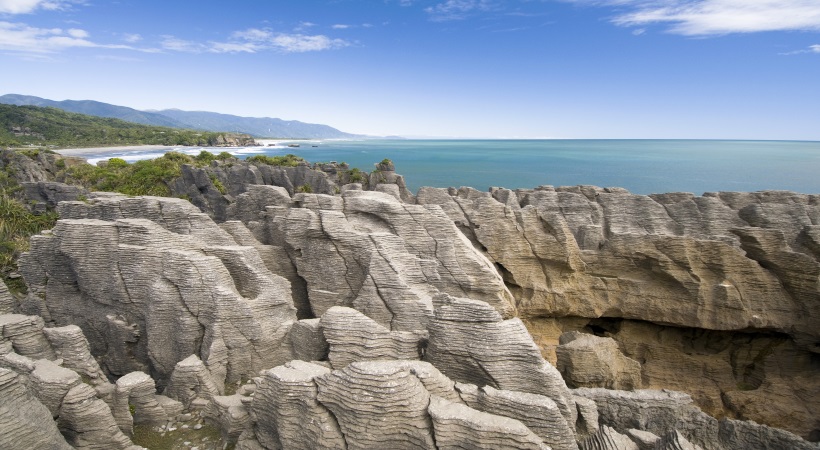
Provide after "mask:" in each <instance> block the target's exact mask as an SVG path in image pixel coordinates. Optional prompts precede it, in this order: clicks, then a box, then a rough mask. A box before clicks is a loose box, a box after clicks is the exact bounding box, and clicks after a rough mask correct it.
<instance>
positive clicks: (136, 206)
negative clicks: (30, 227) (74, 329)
mask: <svg viewBox="0 0 820 450" xmlns="http://www.w3.org/2000/svg"><path fill="white" fill-rule="evenodd" d="M59 211H60V216H61V217H63V218H64V219H62V220H60V221H59V222H58V223H57V225H56V226H55V228H54V230H53V233H51V234H49V235H40V236H35V237H34V238H32V248H31V252H30V253H28V254H27V255H25V256H24V257H22V258H21V261H20V266H21V271H22V272H23V273H24V274H25V277H26V281H27V282H28V283H29V288H30V293H29V297H28V299H27V302H28V303H30V304H34V305H36V308H37V309H39V310H41V312H42V314H41V315H42V316H43V317H46V318H47V319H48V321H49V322H50V323H52V324H55V325H68V324H75V325H78V326H79V327H80V328H81V329H82V330H83V332H84V333H85V335H86V336H87V337H88V338H89V342H90V343H91V344H92V348H91V352H92V354H94V355H96V356H98V357H101V358H102V362H103V366H104V368H105V370H106V371H107V372H108V373H109V374H111V375H115V376H119V375H124V374H126V373H129V372H132V371H145V372H149V371H150V372H151V373H152V374H155V376H156V377H157V380H158V381H159V382H160V385H161V386H164V384H165V383H167V381H168V378H169V377H170V375H171V372H172V371H173V369H174V367H175V365H176V363H177V362H179V361H182V360H183V359H185V358H187V357H188V356H189V355H191V354H195V355H198V356H199V357H200V358H201V359H202V360H203V361H204V362H205V363H206V365H207V366H208V368H209V370H210V371H211V374H212V376H213V377H214V378H215V380H216V381H217V382H218V383H220V384H221V383H223V382H225V381H226V380H227V381H235V380H238V379H239V378H241V377H249V376H252V375H255V374H256V373H257V372H258V371H259V370H261V369H264V368H268V367H271V366H274V365H277V364H279V363H282V362H285V361H287V360H289V359H290V358H291V350H290V346H289V345H283V343H284V342H286V340H287V332H288V330H289V328H290V325H291V324H292V322H293V321H294V320H295V319H296V317H295V308H294V306H293V302H292V300H291V296H290V285H289V283H288V282H287V281H286V280H285V279H283V278H282V277H279V276H277V275H274V274H272V273H271V272H270V271H269V270H268V269H267V268H266V266H265V265H264V263H263V262H262V260H261V258H260V256H259V253H258V252H257V251H256V250H255V249H254V248H253V247H248V246H239V245H236V243H235V242H234V241H233V239H232V238H231V236H230V235H229V234H227V233H226V232H224V231H223V230H222V229H220V228H219V227H218V226H217V225H216V224H215V223H214V222H213V221H211V220H210V219H209V218H208V217H207V216H205V215H204V214H202V213H200V212H199V211H198V210H196V208H194V207H193V206H192V205H191V204H190V203H188V202H186V201H184V200H179V199H167V198H151V197H140V198H126V197H122V196H101V197H98V198H95V199H92V200H91V202H90V203H89V204H86V203H83V202H68V203H66V202H64V203H61V204H60V208H59ZM137 217H139V218H137Z"/></svg>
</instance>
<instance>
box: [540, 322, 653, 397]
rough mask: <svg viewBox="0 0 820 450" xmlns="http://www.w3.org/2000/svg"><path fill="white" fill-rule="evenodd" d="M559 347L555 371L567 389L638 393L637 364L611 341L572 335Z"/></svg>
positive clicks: (564, 336)
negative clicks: (580, 388)
mask: <svg viewBox="0 0 820 450" xmlns="http://www.w3.org/2000/svg"><path fill="white" fill-rule="evenodd" d="M560 343H561V345H559V346H558V348H557V349H556V354H557V356H558V364H557V368H558V371H559V372H561V375H563V376H564V380H566V381H567V385H568V386H570V387H604V388H607V389H621V390H632V389H640V387H641V364H640V363H639V362H638V361H635V360H634V359H631V358H627V357H626V356H624V355H623V353H621V351H620V349H618V343H617V342H615V340H614V339H612V338H603V337H598V336H594V335H591V334H584V333H579V332H577V331H572V332H569V333H565V334H563V335H561V339H560Z"/></svg>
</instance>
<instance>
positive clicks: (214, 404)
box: [203, 394, 251, 444]
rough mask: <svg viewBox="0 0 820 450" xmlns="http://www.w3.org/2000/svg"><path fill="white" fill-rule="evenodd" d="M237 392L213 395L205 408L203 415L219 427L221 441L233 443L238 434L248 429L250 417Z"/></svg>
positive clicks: (241, 397)
mask: <svg viewBox="0 0 820 450" xmlns="http://www.w3.org/2000/svg"><path fill="white" fill-rule="evenodd" d="M242 401H243V396H241V395H239V394H234V395H221V396H215V397H213V398H212V399H211V401H210V403H208V407H207V408H205V411H204V414H203V416H204V417H205V419H206V420H207V421H209V422H211V423H214V424H215V425H217V426H218V427H219V430H220V431H221V433H222V442H225V443H226V444H233V443H235V442H236V441H237V439H239V435H241V434H242V433H243V432H245V431H246V430H248V429H249V427H250V425H251V418H250V415H249V414H248V410H247V408H246V407H245V405H244V404H243V402H242Z"/></svg>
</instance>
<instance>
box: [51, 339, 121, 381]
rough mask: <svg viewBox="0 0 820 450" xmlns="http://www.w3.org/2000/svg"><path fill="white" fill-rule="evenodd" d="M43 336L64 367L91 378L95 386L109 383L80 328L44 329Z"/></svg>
mask: <svg viewBox="0 0 820 450" xmlns="http://www.w3.org/2000/svg"><path fill="white" fill-rule="evenodd" d="M43 334H44V335H45V336H46V338H47V339H48V341H49V343H51V346H52V348H53V349H54V352H55V354H56V356H57V358H59V359H61V360H62V362H63V364H62V365H63V367H67V368H69V369H71V370H73V371H75V372H77V373H79V374H81V375H84V376H86V377H88V378H90V379H91V382H92V383H94V384H100V383H106V382H107V380H106V378H105V374H104V373H103V371H102V369H101V368H100V365H99V364H98V363H97V360H95V359H94V357H93V356H91V351H90V348H89V345H88V341H87V340H86V339H85V335H83V331H82V330H81V329H80V327H78V326H76V325H66V326H64V327H54V328H43Z"/></svg>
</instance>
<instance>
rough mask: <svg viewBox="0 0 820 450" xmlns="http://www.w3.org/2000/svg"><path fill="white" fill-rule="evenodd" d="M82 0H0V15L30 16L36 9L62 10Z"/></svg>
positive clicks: (82, 2) (81, 2)
mask: <svg viewBox="0 0 820 450" xmlns="http://www.w3.org/2000/svg"><path fill="white" fill-rule="evenodd" d="M84 3H85V1H83V0H0V14H30V13H33V12H35V11H36V10H38V9H45V10H52V11H53V10H62V9H69V8H70V7H71V5H76V4H84Z"/></svg>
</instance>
